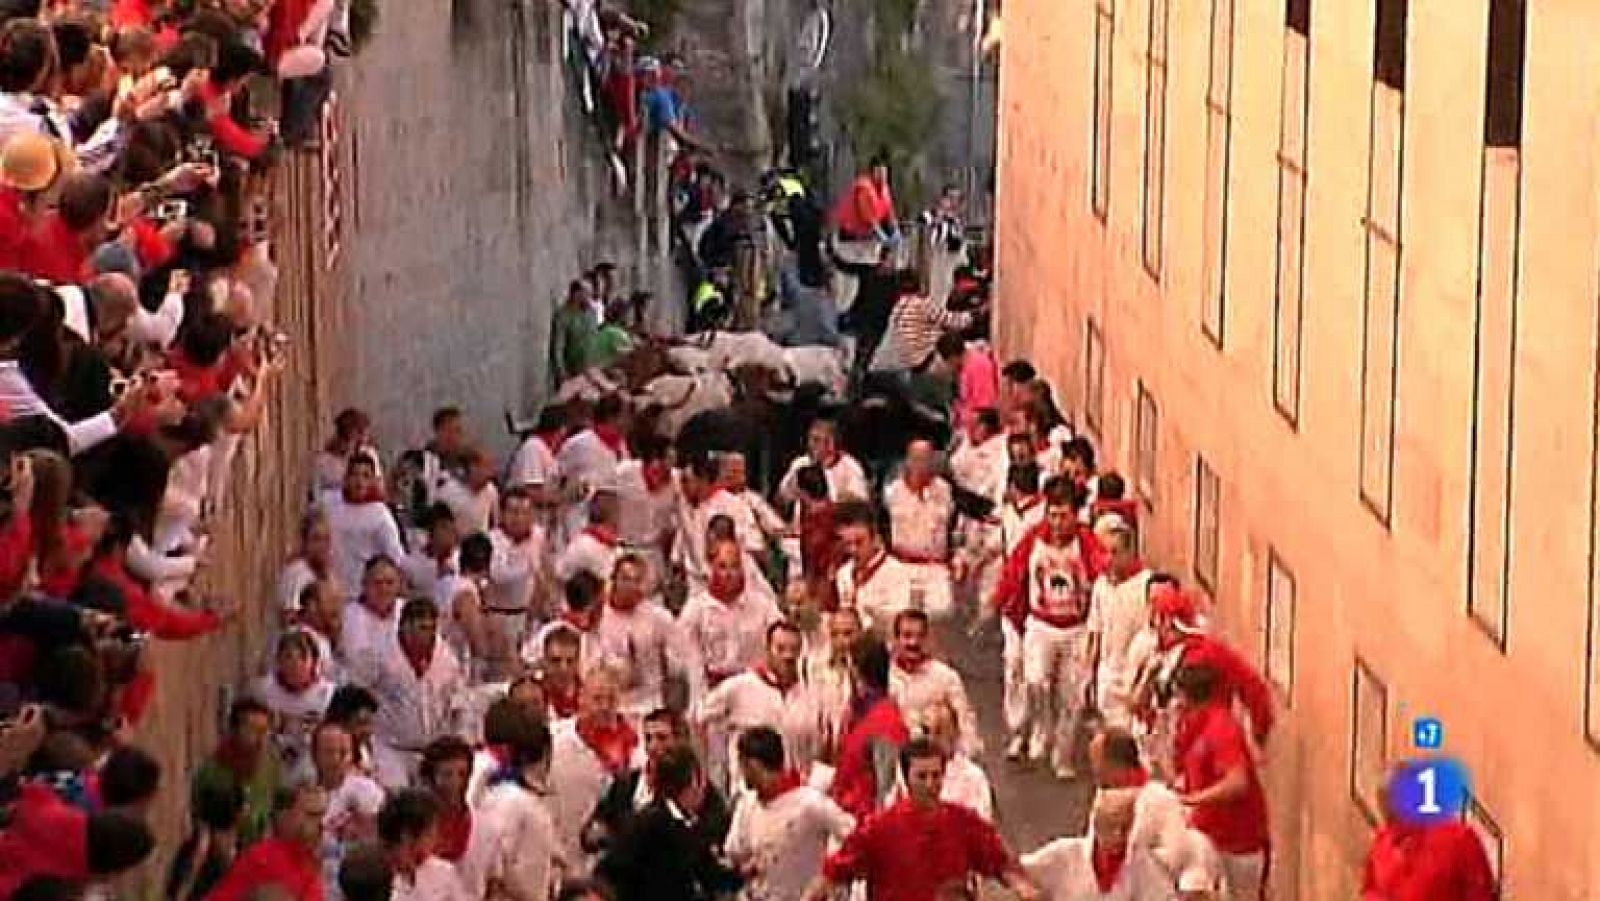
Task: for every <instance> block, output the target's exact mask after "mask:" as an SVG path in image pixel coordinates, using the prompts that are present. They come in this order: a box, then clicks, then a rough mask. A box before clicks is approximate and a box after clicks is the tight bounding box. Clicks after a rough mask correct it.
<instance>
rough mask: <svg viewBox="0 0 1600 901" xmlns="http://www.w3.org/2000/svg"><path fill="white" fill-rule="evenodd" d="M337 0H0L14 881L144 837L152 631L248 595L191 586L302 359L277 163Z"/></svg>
mask: <svg viewBox="0 0 1600 901" xmlns="http://www.w3.org/2000/svg"><path fill="white" fill-rule="evenodd" d="M349 15H350V9H349V4H348V2H347V0H321V2H301V0H280V2H276V3H273V2H258V0H110V2H107V0H82V2H77V0H7V2H5V3H3V4H0V459H3V461H4V467H5V470H4V475H3V476H0V774H3V779H4V787H3V794H4V805H5V812H6V816H5V822H6V824H7V825H6V829H5V831H4V832H3V833H0V895H3V896H11V895H12V894H13V893H17V896H18V897H24V896H30V897H72V896H75V895H74V891H75V890H76V888H75V887H80V883H83V882H91V881H98V880H103V879H107V878H109V877H112V876H115V875H116V874H118V873H119V872H121V871H124V870H126V869H129V868H131V867H133V866H135V865H137V864H139V863H140V862H141V861H143V860H144V859H145V858H146V857H147V856H148V855H149V854H150V852H151V850H152V847H153V844H154V841H155V836H153V835H152V832H151V829H150V826H149V825H148V823H147V813H148V810H149V805H150V803H151V801H152V799H153V797H154V796H155V793H156V790H157V784H158V782H159V780H160V779H161V777H162V774H161V773H160V771H159V767H158V766H157V765H156V763H155V761H154V759H153V758H152V757H151V756H150V754H148V753H147V752H146V751H145V750H142V749H141V746H140V736H141V727H142V725H143V724H144V723H145V720H146V714H147V712H148V710H149V707H150V704H151V702H152V700H153V699H154V698H155V697H156V681H157V679H158V678H159V679H163V680H166V679H176V678H181V676H180V674H176V673H170V672H161V673H158V672H156V671H155V668H154V667H153V666H152V663H151V655H150V653H149V643H150V642H152V641H184V640H188V639H192V638H196V637H199V636H202V635H206V634H208V633H210V632H213V631H215V630H217V629H219V628H221V627H222V626H223V625H224V624H226V623H227V622H228V621H229V620H230V619H231V618H232V617H233V616H234V614H235V611H236V610H237V608H238V604H239V602H240V601H241V600H247V599H238V598H215V597H209V596H207V595H206V594H205V592H204V591H203V590H202V586H203V585H204V584H205V582H204V580H203V579H201V578H199V577H200V576H201V574H202V573H203V572H204V570H205V568H206V567H207V566H208V565H209V564H210V563H211V562H212V561H211V543H210V531H211V529H212V527H213V525H214V524H215V523H216V522H217V517H218V515H219V511H221V510H223V509H224V508H225V506H226V505H227V504H228V503H229V500H230V499H229V497H228V493H227V487H228V479H229V472H230V468H231V465H232V462H233V458H234V457H235V455H236V454H237V453H238V448H239V446H240V442H241V438H242V437H243V436H244V435H246V434H248V433H249V432H251V431H252V430H253V429H256V428H257V427H258V426H259V425H260V423H261V421H262V417H263V412H264V409H265V405H266V402H267V399H268V398H269V397H270V396H271V393H272V391H273V390H274V384H275V381H276V379H277V377H278V376H279V374H280V373H281V372H282V371H283V369H284V366H285V363H286V360H287V355H288V354H289V353H291V352H292V350H291V348H290V347H289V342H288V339H287V338H285V336H284V335H283V334H282V333H280V332H279V331H277V330H276V329H275V328H274V327H273V324H272V315H273V307H274V295H275V292H276V289H277V281H278V272H277V268H276V266H275V265H274V262H273V254H272V246H271V240H270V238H271V232H272V222H271V221H270V210H271V203H270V198H269V197H268V195H267V184H268V173H269V171H270V170H271V168H272V167H273V166H274V165H275V164H276V163H277V161H278V160H280V159H281V158H282V157H283V156H284V154H286V153H293V152H299V151H302V150H305V151H310V150H314V149H315V148H316V147H317V141H318V138H319V136H320V133H321V129H320V116H321V111H322V106H323V103H324V101H325V98H326V94H327V86H328V85H329V83H330V82H331V79H332V68H333V67H335V66H337V65H340V63H339V59H340V58H342V57H345V56H348V55H349V53H350V40H349V24H350V23H349ZM205 797H207V798H211V799H212V805H213V806H210V807H208V806H206V805H204V804H203V805H201V807H200V808H199V810H200V811H201V814H202V815H205V813H206V811H208V810H214V809H215V803H216V802H215V801H214V796H213V795H211V793H206V795H205ZM32 875H38V876H40V877H41V878H40V879H33V880H27V877H29V876H32ZM25 880H26V881H28V882H29V884H28V886H27V887H26V891H24V888H23V886H22V883H23V882H24V881H25ZM27 892H32V893H34V894H32V895H28V894H27Z"/></svg>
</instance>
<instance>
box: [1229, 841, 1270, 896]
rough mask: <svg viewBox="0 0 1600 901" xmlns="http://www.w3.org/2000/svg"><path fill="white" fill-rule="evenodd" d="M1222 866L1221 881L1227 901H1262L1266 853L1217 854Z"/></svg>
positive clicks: (1265, 877) (1264, 886)
mask: <svg viewBox="0 0 1600 901" xmlns="http://www.w3.org/2000/svg"><path fill="white" fill-rule="evenodd" d="M1217 857H1218V860H1219V861H1220V862H1221V867H1222V881H1223V888H1224V891H1225V894H1224V895H1223V897H1225V898H1227V899H1228V901H1262V899H1264V898H1266V890H1267V855H1266V852H1264V851H1257V852H1256V853H1254V854H1218V855H1217Z"/></svg>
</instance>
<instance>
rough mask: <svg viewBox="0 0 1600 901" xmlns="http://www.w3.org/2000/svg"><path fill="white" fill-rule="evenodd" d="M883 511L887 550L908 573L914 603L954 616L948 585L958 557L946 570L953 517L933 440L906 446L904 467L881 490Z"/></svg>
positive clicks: (943, 615)
mask: <svg viewBox="0 0 1600 901" xmlns="http://www.w3.org/2000/svg"><path fill="white" fill-rule="evenodd" d="M883 504H884V508H885V510H887V511H888V514H889V535H890V538H891V551H892V553H893V554H894V556H895V557H897V558H899V559H900V561H901V562H902V563H905V564H906V565H907V566H908V567H909V568H910V569H911V570H912V572H913V576H914V578H915V581H914V582H913V583H912V591H913V593H914V594H917V595H920V597H921V601H920V602H919V603H918V604H917V605H916V606H918V607H920V608H921V609H923V610H926V611H927V612H928V615H929V616H932V617H933V618H934V619H937V620H941V621H942V620H944V619H947V618H948V617H950V616H951V615H952V614H954V612H955V610H954V604H953V603H952V598H951V591H950V583H951V580H952V578H953V579H955V580H957V581H959V580H960V579H961V578H962V576H963V573H962V572H960V566H961V561H957V567H956V571H954V572H952V569H951V565H950V564H951V561H950V523H951V521H952V520H953V519H954V517H955V495H954V492H953V491H952V490H951V488H950V483H949V482H947V481H945V479H944V478H943V477H942V476H940V475H939V474H938V453H937V452H936V451H935V450H934V447H933V442H931V441H926V440H923V439H920V438H919V439H917V440H914V441H912V442H911V443H910V445H909V446H908V447H907V449H906V462H905V470H904V471H903V472H902V473H901V474H900V476H899V477H898V478H896V479H895V480H894V481H892V482H890V483H889V486H888V487H887V488H885V489H884V492H883Z"/></svg>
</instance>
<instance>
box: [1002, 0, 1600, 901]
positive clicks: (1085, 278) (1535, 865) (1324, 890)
mask: <svg viewBox="0 0 1600 901" xmlns="http://www.w3.org/2000/svg"><path fill="white" fill-rule="evenodd" d="M1005 17H1006V31H1005V39H1004V45H1003V48H1002V51H1001V52H1002V62H1001V92H1000V109H1001V112H1000V116H1001V123H1000V148H999V197H998V208H999V209H998V215H997V225H996V235H997V242H998V251H997V252H998V261H997V265H996V270H997V272H998V279H999V289H998V292H999V305H998V314H997V339H998V342H999V344H1000V345H1001V347H1002V349H1003V353H1004V354H1005V355H1006V356H1008V357H1015V356H1026V357H1029V358H1030V359H1032V360H1034V361H1035V363H1036V364H1037V365H1039V367H1040V369H1041V370H1042V371H1043V372H1044V373H1045V374H1046V375H1048V376H1049V377H1050V378H1051V380H1052V381H1053V382H1054V384H1055V385H1056V386H1057V389H1058V392H1059V395H1060V401H1061V404H1062V406H1063V408H1064V409H1065V410H1066V411H1068V414H1069V416H1070V417H1071V418H1072V419H1073V420H1074V422H1075V423H1076V425H1077V426H1078V427H1079V429H1080V430H1084V431H1086V432H1087V433H1088V434H1089V435H1090V436H1091V437H1092V438H1094V439H1095V440H1096V443H1097V445H1098V446H1099V447H1100V449H1101V451H1102V456H1103V460H1104V462H1105V464H1106V465H1108V466H1114V467H1115V468H1116V469H1118V470H1119V471H1121V472H1122V473H1124V475H1125V476H1126V477H1127V481H1128V484H1129V487H1130V491H1131V492H1134V493H1136V494H1137V495H1138V497H1139V498H1140V499H1141V501H1142V503H1143V504H1144V505H1145V507H1146V509H1145V511H1144V512H1145V517H1144V519H1145V521H1146V522H1147V523H1148V525H1147V526H1146V534H1145V536H1144V542H1145V545H1146V548H1147V550H1148V553H1149V555H1150V556H1151V557H1152V558H1153V559H1154V560H1155V561H1156V562H1157V563H1158V564H1160V565H1162V566H1164V567H1166V568H1168V569H1171V570H1173V571H1174V572H1176V573H1178V574H1180V575H1181V576H1182V577H1183V578H1184V579H1185V581H1186V582H1189V583H1190V584H1199V585H1200V586H1202V587H1203V588H1204V589H1205V590H1206V591H1207V592H1208V593H1209V594H1210V595H1211V596H1212V598H1213V599H1214V601H1215V603H1216V606H1217V611H1218V619H1219V620H1220V622H1221V624H1222V628H1223V629H1224V631H1225V632H1226V634H1227V635H1228V636H1229V637H1230V638H1231V639H1232V640H1233V641H1234V642H1235V643H1236V644H1237V645H1239V646H1240V647H1241V648H1242V649H1243V650H1245V651H1246V653H1247V655H1248V656H1250V657H1251V658H1252V659H1254V660H1255V661H1256V662H1257V664H1258V665H1259V666H1260V667H1261V669H1262V670H1263V672H1264V673H1265V674H1266V675H1267V676H1268V677H1269V679H1270V680H1271V681H1272V683H1273V684H1274V685H1275V686H1276V688H1277V689H1278V691H1279V700H1280V704H1281V705H1282V709H1283V716H1284V720H1283V726H1282V729H1281V732H1279V733H1277V734H1275V736H1274V739H1273V742H1272V744H1271V746H1270V747H1269V748H1268V750H1267V755H1268V759H1267V764H1266V779H1267V783H1268V792H1269V797H1270V798H1271V801H1272V806H1273V829H1274V840H1275V843H1276V846H1275V849H1274V850H1275V854H1274V864H1273V870H1274V878H1273V884H1274V893H1273V897H1274V898H1278V899H1284V898H1302V899H1313V901H1321V899H1337V898H1354V897H1357V896H1358V893H1359V887H1360V867H1361V862H1362V859H1363V856H1364V854H1365V850H1366V846H1367V843H1368V841H1369V839H1370V837H1371V835H1372V831H1373V828H1374V824H1375V822H1376V804H1377V801H1376V787H1377V785H1378V784H1379V782H1380V781H1381V779H1382V777H1383V774H1384V772H1385V769H1386V767H1387V766H1388V765H1389V764H1390V763H1392V762H1393V761H1395V760H1397V759H1399V758H1401V757H1404V756H1408V755H1410V754H1412V753H1413V751H1412V739H1413V737H1412V724H1413V721H1414V720H1415V719H1416V718H1418V717H1422V716H1431V717H1436V718H1438V719H1439V720H1440V721H1441V723H1442V725H1443V731H1444V735H1443V741H1444V747H1443V752H1444V753H1447V754H1449V755H1451V756H1453V757H1456V758H1458V759H1459V760H1460V761H1461V762H1462V763H1463V764H1465V766H1466V767H1467V768H1468V770H1469V771H1470V772H1471V774H1472V780H1473V785H1472V789H1473V790H1472V798H1471V803H1470V804H1469V808H1468V811H1467V817H1468V819H1469V821H1470V822H1472V823H1473V824H1474V825H1475V826H1476V827H1477V828H1478V830H1479V833H1480V835H1481V836H1482V837H1483V838H1484V841H1485V844H1486V846H1487V847H1488V849H1489V851H1490V856H1491V861H1492V862H1493V863H1494V865H1495V867H1496V868H1497V871H1498V873H1499V874H1500V878H1501V880H1502V886H1503V891H1504V896H1505V897H1507V898H1511V899H1519V901H1520V899H1530V901H1568V899H1573V901H1576V899H1597V898H1600V634H1597V626H1600V624H1597V620H1600V611H1597V606H1600V582H1597V578H1596V561H1597V532H1600V503H1597V498H1600V491H1597V477H1600V467H1597V441H1596V435H1597V431H1600V429H1597V384H1600V351H1597V334H1600V303H1597V298H1600V151H1597V150H1596V148H1597V147H1600V141H1597V138H1600V43H1597V42H1596V41H1595V40H1594V37H1595V35H1596V34H1600V5H1597V4H1595V3H1593V2H1588V0H1537V2H1526V3H1524V0H1450V2H1437V0H1411V2H1410V3H1409V4H1407V3H1406V2H1404V0H1008V2H1007V4H1006V9H1005Z"/></svg>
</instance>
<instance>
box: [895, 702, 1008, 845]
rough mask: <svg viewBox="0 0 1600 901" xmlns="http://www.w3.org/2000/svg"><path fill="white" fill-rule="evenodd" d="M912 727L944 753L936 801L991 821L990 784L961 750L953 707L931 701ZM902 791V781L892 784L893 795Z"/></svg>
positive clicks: (986, 777)
mask: <svg viewBox="0 0 1600 901" xmlns="http://www.w3.org/2000/svg"><path fill="white" fill-rule="evenodd" d="M915 727H916V728H920V730H921V732H922V733H923V734H924V735H926V736H927V737H928V739H929V740H931V741H932V742H933V743H934V744H935V745H937V746H938V747H939V750H941V751H943V752H944V756H945V765H944V787H943V788H942V789H940V791H939V800H941V801H949V802H950V803H951V804H960V805H961V806H963V807H966V808H969V809H970V810H972V811H973V812H974V813H976V814H977V815H978V816H980V817H983V818H984V819H985V820H988V821H989V822H991V823H992V822H994V786H993V785H991V784H990V782H989V775H988V774H987V773H985V772H984V771H983V767H981V766H979V765H978V762H977V761H975V760H973V759H972V757H971V756H969V755H967V754H966V753H964V752H963V751H962V750H961V744H962V737H961V732H962V728H963V726H962V723H961V718H960V715H959V714H957V713H956V709H955V707H953V706H952V705H950V704H949V703H947V702H944V701H941V702H939V703H937V704H934V705H933V706H932V707H929V708H928V709H927V710H925V711H923V714H922V721H921V722H920V723H918V724H915ZM904 794H905V782H904V781H903V780H902V781H901V782H899V784H897V785H896V786H895V798H896V799H897V798H899V797H901V796H903V795H904ZM891 803H892V802H891Z"/></svg>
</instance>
